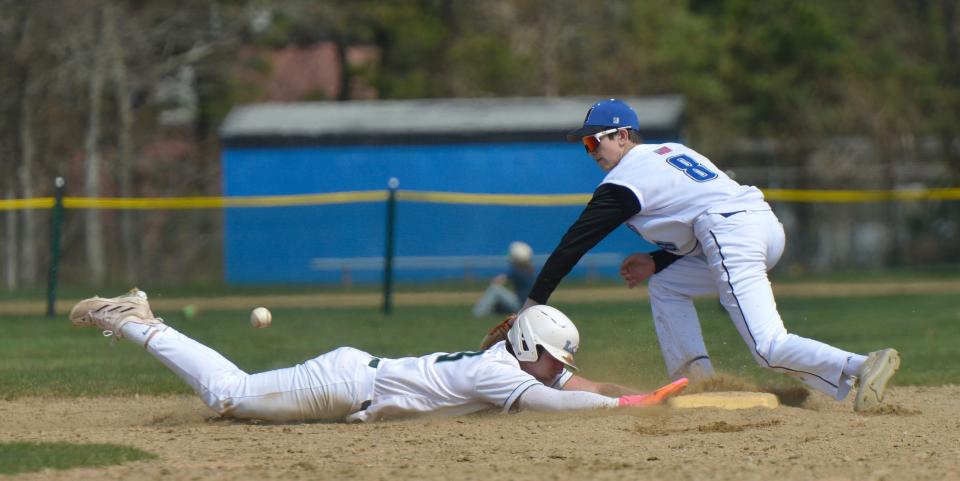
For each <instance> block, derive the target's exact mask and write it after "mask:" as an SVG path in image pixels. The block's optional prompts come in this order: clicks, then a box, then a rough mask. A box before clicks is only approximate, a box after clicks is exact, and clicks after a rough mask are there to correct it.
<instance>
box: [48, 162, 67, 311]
mask: <svg viewBox="0 0 960 481" xmlns="http://www.w3.org/2000/svg"><path fill="white" fill-rule="evenodd" d="M65 184H66V182H65V181H64V180H63V177H57V178H56V180H54V181H53V185H54V200H53V210H52V211H51V216H50V272H49V273H48V274H47V317H53V316H54V315H56V308H55V305H56V303H57V271H58V270H59V269H60V224H61V223H62V222H63V187H64V185H65Z"/></svg>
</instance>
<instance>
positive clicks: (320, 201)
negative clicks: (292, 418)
mask: <svg viewBox="0 0 960 481" xmlns="http://www.w3.org/2000/svg"><path fill="white" fill-rule="evenodd" d="M763 194H764V197H765V198H766V199H767V200H769V201H774V202H814V203H817V202H821V203H853V202H884V201H919V200H960V188H951V189H914V190H795V189H767V190H764V191H763ZM387 196H388V192H387V191H385V190H368V191H356V192H329V193H324V194H299V195H274V196H243V197H151V198H124V197H110V198H103V197H65V198H64V199H63V206H64V207H65V208H67V209H124V210H172V209H223V208H237V207H293V206H309V205H325V204H352V203H358V202H384V201H386V200H387ZM397 199H398V200H400V201H407V202H427V203H435V204H469V205H501V206H503V205H513V206H579V205H584V204H586V203H587V201H589V200H590V194H468V193H462V192H428V191H411V190H401V191H397ZM53 204H54V199H53V197H38V198H33V199H0V210H24V209H49V208H52V207H53Z"/></svg>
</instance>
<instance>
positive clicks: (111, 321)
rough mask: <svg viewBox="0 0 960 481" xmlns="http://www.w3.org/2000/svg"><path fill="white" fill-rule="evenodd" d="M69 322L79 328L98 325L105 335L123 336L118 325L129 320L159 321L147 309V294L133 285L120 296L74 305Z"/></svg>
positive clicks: (142, 321)
mask: <svg viewBox="0 0 960 481" xmlns="http://www.w3.org/2000/svg"><path fill="white" fill-rule="evenodd" d="M70 322H71V323H73V325H74V326H78V327H99V328H100V329H103V334H104V335H105V336H111V335H112V336H115V337H117V338H120V337H123V335H121V334H120V328H122V327H123V325H124V324H126V323H128V322H135V323H137V324H162V323H163V321H162V320H160V319H157V318H156V316H154V315H153V312H152V311H151V310H150V303H149V302H147V293H146V292H143V291H141V290H140V289H137V288H136V287H134V288H133V289H130V292H127V293H126V294H124V295H122V296H117V297H112V298H104V297H96V296H95V297H91V298H89V299H84V300H82V301H80V302H78V303H77V305H75V306H73V309H72V310H71V311H70Z"/></svg>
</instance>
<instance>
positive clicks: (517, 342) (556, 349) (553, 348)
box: [507, 304, 580, 371]
mask: <svg viewBox="0 0 960 481" xmlns="http://www.w3.org/2000/svg"><path fill="white" fill-rule="evenodd" d="M507 340H508V341H510V345H511V346H513V352H514V354H516V356H517V359H518V360H521V361H529V362H533V361H536V360H537V358H539V357H540V356H539V354H538V353H537V346H540V347H542V348H543V349H544V350H545V351H547V352H548V353H549V354H550V355H551V356H553V357H554V358H555V359H556V360H558V361H560V362H562V363H563V364H565V365H566V366H567V367H569V368H570V369H573V370H574V371H575V370H577V365H576V364H574V362H573V356H574V354H576V353H577V349H578V348H579V347H580V332H579V331H577V326H575V325H573V321H571V320H570V318H569V317H567V316H566V315H564V314H563V313H562V312H560V311H558V310H557V309H555V308H553V307H550V306H545V305H542V304H541V305H537V306H532V307H530V308H528V309H526V310H524V311H523V312H521V313H520V315H518V316H517V320H516V321H514V323H513V326H512V327H510V330H509V331H508V332H507Z"/></svg>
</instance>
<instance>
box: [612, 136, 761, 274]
mask: <svg viewBox="0 0 960 481" xmlns="http://www.w3.org/2000/svg"><path fill="white" fill-rule="evenodd" d="M601 184H616V185H620V186H623V187H626V188H628V189H630V190H631V191H632V192H633V193H634V195H636V196H637V199H638V200H639V201H640V212H639V213H637V214H636V215H635V216H633V217H631V218H630V219H628V220H627V222H626V224H627V226H628V227H630V228H631V229H633V231H634V232H636V233H638V234H640V235H641V236H643V238H644V239H646V240H648V241H650V242H652V243H654V244H656V245H657V246H658V247H660V248H661V249H663V250H665V251H668V252H671V253H673V254H677V255H698V254H700V253H701V250H700V245H699V243H698V242H697V238H696V236H695V235H694V232H693V223H694V221H695V220H696V219H697V217H699V216H700V215H701V214H703V213H704V212H733V211H737V210H743V209H752V210H769V209H770V206H769V205H768V204H767V203H766V202H765V201H764V200H763V193H762V192H760V190H759V189H757V188H756V187H753V186H743V185H740V184H738V183H736V182H734V181H733V180H732V179H730V177H728V176H727V174H725V173H724V172H723V171H722V170H720V169H718V168H717V167H716V166H715V165H714V164H713V162H710V159H707V158H706V157H704V156H702V155H700V154H699V153H697V152H696V151H694V150H693V149H691V148H689V147H687V146H685V145H681V144H675V143H666V144H641V145H638V146H636V147H634V148H633V149H631V150H630V151H629V152H627V154H626V155H624V157H623V158H622V159H621V160H620V163H619V164H617V166H616V167H614V168H613V170H611V171H610V172H609V173H608V174H607V176H606V177H605V178H604V179H603V182H601Z"/></svg>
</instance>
